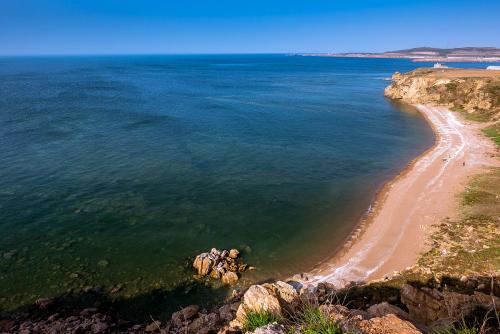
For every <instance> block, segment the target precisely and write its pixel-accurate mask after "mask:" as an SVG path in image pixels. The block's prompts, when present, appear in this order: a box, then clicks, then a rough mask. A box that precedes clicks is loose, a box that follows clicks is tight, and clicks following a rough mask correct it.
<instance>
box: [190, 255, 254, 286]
mask: <svg viewBox="0 0 500 334" xmlns="http://www.w3.org/2000/svg"><path fill="white" fill-rule="evenodd" d="M239 254H240V252H239V251H238V250H237V249H231V250H229V251H228V250H225V249H224V250H222V251H220V250H218V249H216V248H212V249H211V250H210V252H208V253H201V254H199V255H198V256H196V258H195V259H194V262H193V267H194V268H195V269H196V271H197V277H199V278H201V277H206V276H210V277H211V278H214V279H221V280H222V282H223V283H225V284H236V282H238V279H239V276H238V272H243V271H246V270H249V269H250V267H248V265H247V264H246V263H243V262H242V261H241V259H239Z"/></svg>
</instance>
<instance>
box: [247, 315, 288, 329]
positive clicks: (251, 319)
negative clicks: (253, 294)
mask: <svg viewBox="0 0 500 334" xmlns="http://www.w3.org/2000/svg"><path fill="white" fill-rule="evenodd" d="M280 320H281V318H280V317H279V316H277V315H275V314H273V313H271V312H267V311H260V312H249V313H247V315H246V318H245V322H244V324H243V331H244V332H252V331H254V330H256V329H257V328H259V327H262V326H265V325H267V324H272V323H273V322H278V321H280Z"/></svg>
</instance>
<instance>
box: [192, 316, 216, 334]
mask: <svg viewBox="0 0 500 334" xmlns="http://www.w3.org/2000/svg"><path fill="white" fill-rule="evenodd" d="M219 320H220V318H219V316H218V315H217V314H216V313H210V314H202V315H200V317H199V318H197V319H195V320H193V322H192V323H190V324H189V326H188V331H189V333H196V334H208V333H216V332H217V327H218V324H219Z"/></svg>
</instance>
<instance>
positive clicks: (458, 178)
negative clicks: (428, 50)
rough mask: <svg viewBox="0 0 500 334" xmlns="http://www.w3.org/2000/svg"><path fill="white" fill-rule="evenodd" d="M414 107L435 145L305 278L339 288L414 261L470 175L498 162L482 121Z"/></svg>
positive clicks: (453, 208)
mask: <svg viewBox="0 0 500 334" xmlns="http://www.w3.org/2000/svg"><path fill="white" fill-rule="evenodd" d="M416 107H417V108H418V109H419V111H420V112H421V113H422V114H423V115H424V116H425V118H426V119H427V121H428V122H429V124H430V126H431V127H432V128H433V130H434V132H435V134H436V142H435V144H434V146H433V147H432V148H430V149H429V150H427V151H426V152H425V153H423V154H422V155H421V156H419V157H418V158H417V159H415V160H414V161H413V162H412V163H411V164H410V165H409V166H408V167H407V168H406V169H405V170H403V171H402V172H401V174H400V175H399V176H397V177H396V178H395V179H394V180H392V181H391V182H389V183H388V184H387V185H386V186H385V187H384V188H383V189H382V191H381V192H380V193H379V195H378V196H377V199H376V201H375V202H374V203H373V205H372V210H371V212H370V213H369V215H368V217H367V218H366V220H365V221H364V222H363V224H362V226H361V227H360V230H361V231H362V232H361V233H360V234H359V236H358V237H357V238H356V239H355V240H353V242H352V243H350V245H349V247H345V249H344V250H343V251H341V252H339V253H338V254H337V255H336V256H335V257H334V258H333V259H331V260H327V261H325V262H323V263H321V264H320V265H318V266H317V267H316V268H315V269H314V270H313V271H311V272H309V273H308V274H306V275H307V277H308V278H309V279H308V281H309V282H311V283H312V282H318V281H328V282H331V283H334V284H337V285H339V286H342V285H343V284H345V283H347V282H350V281H370V280H375V279H380V278H384V277H387V276H390V275H391V274H392V273H393V272H394V271H400V270H403V269H405V268H407V267H409V266H412V265H414V264H415V263H416V261H417V259H418V257H419V255H420V254H421V252H423V251H425V250H426V249H427V247H428V245H427V244H426V240H427V236H428V235H429V233H430V231H431V225H433V224H435V223H438V222H440V221H442V220H443V219H445V218H446V217H451V218H453V217H456V216H457V215H458V205H459V203H458V202H459V201H458V198H457V196H458V195H459V194H460V193H461V192H463V191H464V189H465V186H466V184H467V181H468V179H469V178H470V177H471V176H473V175H474V174H477V173H478V172H480V170H481V169H482V168H484V167H486V166H498V165H499V162H498V160H496V159H495V158H493V157H492V156H493V154H494V151H495V147H494V144H493V143H492V142H491V141H490V140H489V139H488V138H486V137H484V136H483V135H482V134H481V131H480V128H481V127H482V126H484V125H483V124H477V123H472V122H468V121H466V120H464V119H463V117H461V115H459V114H458V113H454V112H451V111H449V110H447V109H446V108H443V107H431V106H424V105H417V106H416Z"/></svg>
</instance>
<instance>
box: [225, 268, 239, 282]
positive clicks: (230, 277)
mask: <svg viewBox="0 0 500 334" xmlns="http://www.w3.org/2000/svg"><path fill="white" fill-rule="evenodd" d="M238 279H239V278H238V275H237V274H236V273H234V272H232V271H228V272H225V273H224V274H223V275H222V283H224V284H230V285H233V284H236V283H237V282H238Z"/></svg>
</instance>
